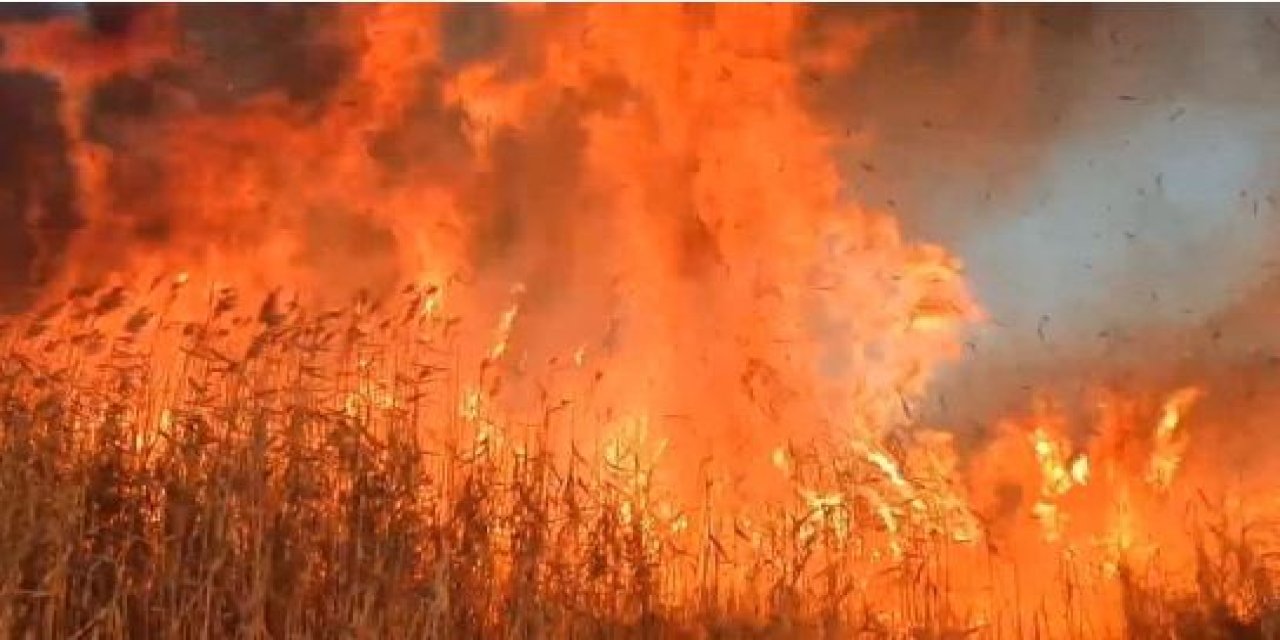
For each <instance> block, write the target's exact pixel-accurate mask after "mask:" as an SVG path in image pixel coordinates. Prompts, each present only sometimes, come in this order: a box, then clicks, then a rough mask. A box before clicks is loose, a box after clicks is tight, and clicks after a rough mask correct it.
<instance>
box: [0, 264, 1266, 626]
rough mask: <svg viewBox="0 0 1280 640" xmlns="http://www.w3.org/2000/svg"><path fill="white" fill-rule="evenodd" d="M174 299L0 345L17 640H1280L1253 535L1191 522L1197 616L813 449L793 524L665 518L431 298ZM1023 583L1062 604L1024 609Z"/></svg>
mask: <svg viewBox="0 0 1280 640" xmlns="http://www.w3.org/2000/svg"><path fill="white" fill-rule="evenodd" d="M183 286H184V285H183V283H182V282H181V281H176V282H168V281H165V282H158V283H156V284H155V285H154V286H153V287H151V288H150V289H149V290H145V291H141V290H139V291H133V290H126V289H122V288H112V289H105V290H82V291H77V292H75V293H73V294H72V295H71V296H69V297H68V298H67V300H65V301H64V302H62V303H60V304H58V305H55V306H54V307H51V308H49V309H46V310H43V311H41V312H39V313H34V314H32V315H30V316H27V317H24V318H21V319H15V320H13V321H11V322H10V323H9V324H8V325H6V327H5V329H4V333H3V340H4V342H3V345H2V346H0V349H3V358H2V360H0V624H2V625H3V626H4V627H5V628H6V629H8V630H9V633H10V636H11V637H15V638H126V637H127V638H213V637H248V638H295V637H308V638H310V637H320V638H390V637H397V638H398V637H404V638H615V637H617V638H747V637H752V638H755V637H760V638H805V637H812V638H819V637H821V638H854V637H867V638H966V637H992V638H1024V637H1025V638H1031V637H1041V638H1049V637H1064V638H1065V637H1082V638H1083V637H1096V638H1109V637H1125V636H1128V637H1135V638H1161V637H1167V638H1215V637H1216V638H1249V637H1257V638H1264V637H1266V638H1274V637H1276V633H1277V631H1278V630H1277V628H1276V626H1277V622H1278V620H1277V617H1276V611H1277V610H1278V609H1280V607H1278V606H1277V593H1276V587H1275V585H1274V579H1275V577H1276V572H1275V562H1274V560H1275V556H1274V555H1268V551H1267V550H1268V549H1271V548H1272V547H1270V546H1268V545H1267V543H1265V542H1262V541H1264V540H1267V539H1268V538H1266V537H1265V536H1262V535H1260V534H1259V533H1258V531H1259V530H1257V529H1254V528H1251V527H1250V526H1245V525H1243V524H1239V523H1233V522H1231V521H1229V520H1227V519H1225V516H1222V514H1221V513H1220V512H1215V511H1212V510H1205V511H1204V515H1203V516H1202V517H1199V519H1198V520H1197V522H1199V523H1200V526H1198V527H1197V528H1196V529H1194V531H1195V532H1196V534H1195V535H1197V536H1198V538H1197V539H1196V541H1195V544H1194V547H1195V549H1196V557H1195V558H1194V559H1193V562H1192V565H1193V566H1194V570H1193V572H1192V573H1190V574H1186V575H1191V576H1192V580H1191V584H1190V586H1189V587H1188V586H1187V585H1186V581H1180V580H1174V579H1172V578H1171V577H1170V576H1169V575H1168V574H1166V573H1162V571H1164V569H1163V568H1162V567H1163V565H1162V564H1160V563H1159V562H1144V563H1142V564H1141V565H1132V566H1131V565H1129V564H1126V563H1120V564H1119V565H1117V566H1115V567H1113V569H1116V571H1115V573H1114V575H1112V576H1110V577H1109V578H1102V577H1099V575H1100V574H1099V568H1098V565H1097V564H1096V563H1095V562H1094V560H1093V559H1090V558H1085V557H1082V556H1078V555H1075V554H1066V553H1057V552H1051V551H1046V555H1044V556H1041V557H1038V558H1027V557H1021V558H1010V557H1006V556H1005V555H1003V554H1002V553H1001V552H1000V550H999V549H997V548H996V547H995V546H994V545H991V544H988V543H987V541H986V540H985V538H984V537H983V535H982V523H981V522H980V521H979V519H978V518H977V517H976V516H974V515H973V514H971V513H969V512H968V511H967V510H966V509H965V508H964V506H963V505H958V504H957V503H956V500H957V499H958V498H957V496H958V495H959V494H958V493H957V492H956V491H955V490H954V489H953V488H952V487H949V486H948V482H950V480H948V479H947V478H945V477H942V476H941V475H938V474H933V473H931V472H930V471H929V465H928V464H926V463H917V462H913V457H912V456H913V454H912V453H910V452H912V451H918V450H919V449H920V447H921V445H920V443H912V442H909V441H907V440H903V441H902V442H900V443H897V444H894V443H879V444H883V448H882V449H879V450H880V451H883V452H884V453H885V455H886V456H889V458H890V459H892V461H893V462H894V464H896V465H898V466H899V467H900V468H901V469H902V471H901V477H898V478H896V479H895V477H893V474H889V473H886V472H885V469H884V468H883V465H884V462H883V460H881V464H879V465H877V464H875V463H874V462H873V461H870V460H869V459H868V457H867V456H865V455H859V454H857V453H855V452H851V451H846V450H845V449H842V448H839V447H831V446H824V445H822V444H821V443H814V444H811V445H806V446H802V445H796V446H794V447H792V448H791V449H790V450H789V451H787V452H786V460H785V466H786V467H787V470H788V473H787V479H786V482H789V483H791V484H792V485H793V487H792V489H793V491H791V493H790V495H792V498H791V499H790V500H784V501H769V502H767V503H763V504H761V503H752V502H751V501H743V500H741V499H734V498H732V497H730V496H729V495H728V494H727V493H726V490H725V489H724V487H723V486H722V485H721V484H720V482H719V480H718V479H717V478H716V477H714V475H713V474H711V473H710V472H708V473H707V474H706V477H705V478H704V479H703V482H702V483H701V484H700V485H699V486H698V488H697V489H696V490H693V491H689V490H684V491H681V492H675V491H672V490H671V489H670V487H665V486H664V485H663V483H662V481H661V475H662V474H661V469H660V464H661V463H660V462H655V461H654V459H653V458H652V456H651V455H650V454H651V452H650V451H649V450H648V449H647V448H646V444H645V443H644V442H642V441H640V440H639V439H635V440H632V441H625V439H614V440H611V441H610V440H603V441H601V440H597V441H593V442H587V441H585V440H584V441H582V442H576V441H572V440H566V439H565V438H564V437H563V436H562V434H560V433H559V431H560V430H562V426H561V425H563V424H564V423H565V422H566V421H571V420H577V421H585V422H589V421H590V420H591V415H590V414H588V413H586V412H581V411H577V410H576V409H573V408H566V407H564V406H563V405H562V404H549V405H548V406H546V407H543V408H542V411H541V415H535V416H534V417H533V418H532V419H529V420H521V421H517V420H514V419H510V418H508V417H504V416H499V415H498V414H497V411H496V410H495V409H493V408H492V407H489V406H488V405H487V404H486V402H485V398H486V397H487V396H488V395H491V394H492V393H493V392H494V384H495V378H496V374H495V373H494V369H495V367H492V366H479V367H476V368H474V372H475V375H472V374H465V373H463V372H462V371H461V369H460V368H459V367H457V362H458V360H459V358H460V355H459V352H458V350H457V349H456V348H455V347H456V343H455V342H453V341H451V337H450V336H451V332H452V331H453V330H454V327H455V325H456V323H455V321H453V320H452V319H448V318H445V317H441V316H440V315H439V314H437V313H435V312H434V311H433V309H435V307H434V305H433V304H432V302H431V300H432V296H434V295H437V294H436V292H434V291H432V290H429V289H415V288H409V289H406V290H405V291H403V292H402V294H401V295H400V296H397V297H394V298H393V299H392V300H390V301H388V302H386V303H384V304H380V305H378V304H371V303H369V302H367V301H358V302H356V303H354V304H352V305H349V306H347V307H344V308H341V309H335V310H331V311H311V310H307V309H304V308H303V307H302V306H301V305H297V304H295V303H291V302H288V301H285V300H283V299H282V296H279V295H275V294H273V295H270V296H267V297H266V299H265V300H255V301H253V304H246V303H244V302H243V301H241V300H239V299H238V296H237V294H236V293H235V292H234V291H232V290H230V289H211V290H210V291H209V292H208V295H207V296H204V295H203V294H202V295H201V297H204V298H205V299H204V301H203V302H201V304H200V305H197V307H196V308H198V309H199V313H197V314H194V318H195V319H191V317H190V316H191V315H192V314H190V313H189V311H190V307H189V306H188V307H187V308H185V309H184V310H185V311H187V312H188V313H187V317H183V318H182V319H179V316H180V315H182V314H179V313H178V311H179V308H180V307H182V303H181V302H180V301H181V300H182V299H183V296H184V295H187V294H188V293H189V292H184V290H183ZM485 364H491V363H485ZM575 412H576V413H575ZM587 431H589V430H587V429H582V428H579V429H577V430H576V431H575V433H584V432H587ZM926 458H927V456H926ZM1032 573H1036V574H1040V575H1047V576H1051V577H1052V581H1053V584H1054V585H1055V586H1054V588H1053V589H1051V590H1048V591H1043V592H1039V593H1037V594H1035V595H1032V594H1030V593H1026V592H1024V591H1023V587H1022V586H1021V585H1022V584H1023V582H1022V581H1020V580H1019V579H1018V576H1019V575H1026V574H1032ZM1101 584H1105V585H1106V586H1105V587H1101V586H1098V585H1101ZM1046 594H1048V595H1046ZM1268 634H1270V635H1268Z"/></svg>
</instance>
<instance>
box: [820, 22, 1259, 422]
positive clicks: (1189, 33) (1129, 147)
mask: <svg viewBox="0 0 1280 640" xmlns="http://www.w3.org/2000/svg"><path fill="white" fill-rule="evenodd" d="M888 11H889V12H890V13H896V14H897V15H898V22H897V25H896V28H894V29H888V30H885V31H884V32H882V33H881V37H880V39H879V40H877V42H876V43H875V44H874V45H873V46H872V47H870V48H869V50H868V52H867V54H866V55H865V57H864V59H863V62H862V64H861V65H860V66H859V68H858V69H857V70H856V71H853V72H852V73H851V74H850V75H849V76H848V77H847V78H843V79H842V80H841V81H840V82H839V83H838V85H837V86H836V87H834V88H824V89H823V91H822V93H821V94H820V95H819V103H820V104H822V105H823V107H824V108H825V110H826V111H827V112H828V114H829V115H830V117H832V118H833V119H834V120H835V121H836V122H840V123H841V124H842V126H844V127H846V128H847V129H850V130H852V131H855V132H860V135H861V137H862V138H863V139H866V140H868V142H866V143H864V144H862V145H861V148H857V145H852V146H853V147H854V148H851V149H849V150H847V152H846V155H845V176H846V181H847V182H848V183H849V184H850V185H852V188H853V190H854V194H853V197H859V198H862V199H864V200H865V201H867V202H869V203H871V204H873V205H880V206H885V207H887V208H890V209H891V210H893V211H894V212H895V213H897V214H898V216H899V218H900V219H901V220H902V221H903V222H904V225H905V227H906V230H907V233H908V234H909V235H912V236H914V237H920V238H925V239H928V240H931V241H936V242H938V243H940V244H942V245H943V246H946V247H948V248H950V249H951V250H953V251H955V252H956V253H957V254H959V256H960V257H961V258H962V259H963V260H964V261H965V263H966V267H967V275H968V279H969V281H970V283H971V285H972V286H973V288H974V290H975V296H976V297H977V299H978V300H979V303H980V304H981V305H982V306H983V307H984V309H985V310H986V311H987V313H988V314H989V320H988V322H986V323H983V324H982V325H981V326H979V327H977V328H976V329H975V330H974V331H973V332H972V334H971V335H970V337H969V339H968V353H967V354H966V356H965V357H964V358H962V359H960V360H958V361H957V362H956V363H955V364H954V365H953V366H952V367H951V368H950V370H949V371H948V372H947V374H946V376H945V377H944V379H943V380H942V381H941V384H939V385H936V386H935V393H934V398H933V401H932V402H931V403H930V404H929V408H930V410H931V411H930V413H931V418H933V419H936V420H939V421H941V422H945V423H951V424H954V423H957V422H959V423H962V424H970V423H972V424H986V423H989V422H990V419H991V418H992V417H993V416H995V415H1003V414H1004V413H1005V412H1007V411H1009V410H1010V408H1011V407H1012V406H1015V405H1017V404H1020V403H1024V402H1025V400H1026V397H1027V395H1028V393H1027V391H1028V390H1029V389H1031V388H1058V389H1062V390H1065V391H1066V392H1068V393H1079V391H1080V390H1081V388H1082V387H1083V385H1085V384H1087V383H1088V382H1090V381H1092V382H1096V381H1097V380H1099V379H1104V378H1106V377H1108V376H1111V377H1113V378H1114V377H1123V376H1128V375H1132V374H1133V373H1134V372H1135V371H1142V372H1144V373H1143V375H1152V376H1154V375H1157V372H1158V373H1159V375H1169V374H1170V372H1172V371H1175V370H1177V371H1183V372H1185V371H1188V370H1190V369H1191V368H1193V367H1192V366H1191V365H1194V364H1201V365H1203V364H1205V363H1206V362H1216V361H1222V362H1238V361H1240V360H1242V359H1248V358H1254V359H1257V358H1259V357H1262V358H1265V357H1266V356H1267V353H1268V351H1269V350H1271V349H1274V348H1275V347H1276V346H1277V345H1276V344H1275V341H1274V337H1273V336H1274V332H1273V331H1272V330H1270V326H1271V324H1272V323H1270V322H1267V321H1266V320H1265V319H1266V318H1268V317H1269V318H1272V319H1274V317H1275V311H1276V302H1275V300H1276V290H1277V287H1280V285H1278V284H1277V283H1278V282H1280V280H1277V279H1276V272H1275V266H1276V263H1275V262H1274V261H1275V259H1276V250H1275V247H1276V242H1277V240H1278V239H1280V207H1278V206H1277V201H1276V196H1275V195H1274V190H1275V187H1274V184H1273V179H1274V176H1275V168H1276V166H1277V164H1276V159H1277V158H1276V154H1277V152H1276V151H1275V149H1277V148H1278V147H1277V146H1276V142H1277V139H1276V137H1277V136H1280V129H1278V128H1277V127H1276V120H1275V116H1274V114H1275V113H1276V109H1277V107H1280V80H1278V79H1277V78H1276V77H1275V75H1274V74H1272V73H1269V72H1268V71H1267V70H1268V69H1271V68H1274V65H1275V63H1276V61H1277V58H1280V28H1278V27H1280V12H1277V11H1276V10H1274V9H1271V8H1269V7H1252V6H1249V7H1245V6H1237V7H1231V8H1196V7H1171V6H1161V7H1158V8H1157V7H1153V8H1141V9H1139V8H1130V7H1089V8H1080V7H1065V8H1058V7H1037V8H1015V7H1002V8H999V9H977V8H958V9H952V10H949V11H946V12H944V11H940V10H937V9H935V8H932V7H930V8H927V9H921V10H918V11H909V10H903V11H900V12H895V11H894V10H888ZM864 18H865V15H854V16H848V15H837V16H835V19H854V20H857V19H864ZM855 137H857V136H855Z"/></svg>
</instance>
